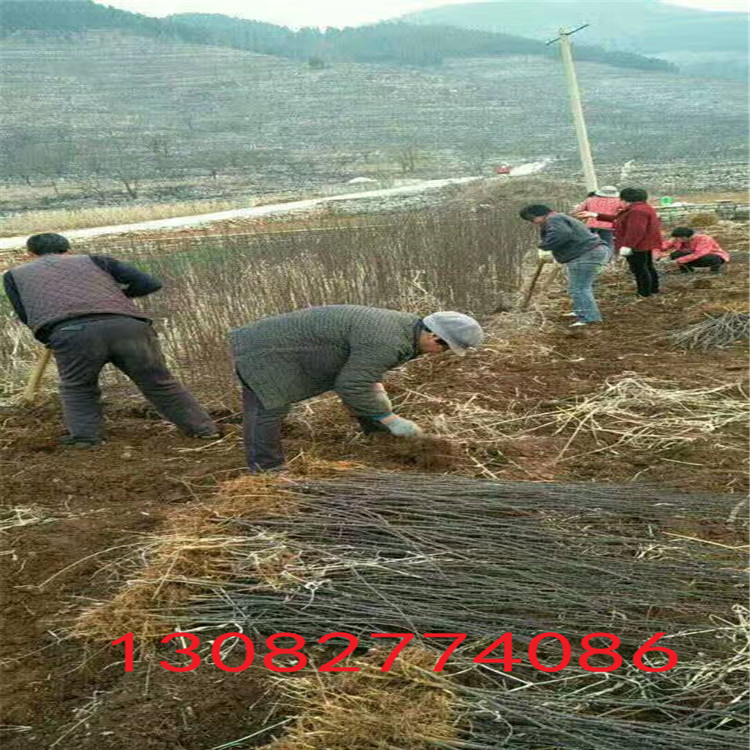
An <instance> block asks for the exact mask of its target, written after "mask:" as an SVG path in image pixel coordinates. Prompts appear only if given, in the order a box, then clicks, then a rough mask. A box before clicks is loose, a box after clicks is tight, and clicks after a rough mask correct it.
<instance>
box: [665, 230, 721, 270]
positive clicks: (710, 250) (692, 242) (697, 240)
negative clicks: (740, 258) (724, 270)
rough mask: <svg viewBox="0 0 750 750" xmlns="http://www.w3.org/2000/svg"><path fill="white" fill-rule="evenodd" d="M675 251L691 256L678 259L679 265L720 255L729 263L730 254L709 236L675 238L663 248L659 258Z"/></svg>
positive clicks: (696, 235) (697, 235) (698, 235)
mask: <svg viewBox="0 0 750 750" xmlns="http://www.w3.org/2000/svg"><path fill="white" fill-rule="evenodd" d="M675 250H679V251H683V252H684V251H685V250H688V251H689V252H690V255H683V256H682V257H680V258H677V262H678V263H690V262H692V261H694V260H697V259H698V258H702V257H703V256H704V255H718V256H719V257H720V258H721V259H722V260H723V261H724V262H725V263H729V253H728V252H727V251H726V250H724V248H722V247H721V245H719V243H718V242H717V241H716V240H715V239H714V238H713V237H709V236H708V235H707V234H694V235H693V236H692V237H690V238H681V237H673V238H672V239H671V240H669V241H668V242H665V243H664V244H663V245H662V246H661V252H660V253H659V257H660V258H663V257H664V256H665V255H669V254H670V253H672V252H674V251H675Z"/></svg>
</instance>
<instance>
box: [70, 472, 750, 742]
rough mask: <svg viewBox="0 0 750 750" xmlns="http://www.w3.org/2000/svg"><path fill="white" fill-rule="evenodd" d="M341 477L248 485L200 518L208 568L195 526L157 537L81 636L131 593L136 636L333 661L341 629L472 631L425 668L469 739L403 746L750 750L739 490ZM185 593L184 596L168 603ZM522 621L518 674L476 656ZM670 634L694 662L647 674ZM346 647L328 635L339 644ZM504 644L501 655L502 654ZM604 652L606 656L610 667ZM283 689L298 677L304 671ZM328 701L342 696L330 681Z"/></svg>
mask: <svg viewBox="0 0 750 750" xmlns="http://www.w3.org/2000/svg"><path fill="white" fill-rule="evenodd" d="M333 473H334V474H336V475H337V476H336V477H335V478H332V479H302V480H299V481H298V482H295V483H283V484H281V483H280V484H279V485H278V487H279V489H278V490H276V489H274V487H273V483H272V482H269V481H268V480H263V481H262V482H261V481H259V480H256V479H253V478H247V479H238V480H234V481H233V482H232V483H231V484H230V485H229V487H228V489H227V490H225V495H224V500H223V502H222V503H221V504H219V505H218V506H217V508H218V510H215V511H214V512H212V513H208V514H207V515H205V516H204V518H203V519H202V522H201V523H202V526H203V527H204V528H203V531H202V533H203V534H204V535H205V540H204V541H205V546H206V550H207V552H206V554H209V555H210V563H211V564H210V566H205V565H203V566H202V565H201V564H200V549H201V539H200V538H196V537H195V535H193V536H189V535H188V536H186V537H185V540H184V544H185V545H186V548H187V547H189V553H190V555H191V556H193V555H195V554H196V553H198V558H193V557H188V556H186V555H184V554H182V553H181V552H180V539H181V535H180V534H179V533H172V534H170V535H169V536H167V537H163V538H160V537H155V538H153V539H152V540H151V543H150V545H149V546H148V549H147V550H146V553H147V556H148V559H149V561H150V564H149V567H148V568H147V571H148V572H147V574H146V575H141V576H140V577H136V578H135V580H133V581H131V583H130V585H129V586H128V587H126V588H125V589H124V590H123V592H122V594H120V595H119V596H118V597H116V598H115V600H114V602H110V603H108V604H104V605H102V606H101V607H99V608H97V609H94V610H93V611H91V612H89V613H87V614H86V615H84V617H83V619H82V621H81V629H82V630H83V631H86V630H87V629H88V632H89V634H91V633H92V632H94V633H98V634H99V635H100V636H105V637H109V638H112V637H115V636H119V635H122V632H121V630H120V631H118V632H107V631H106V624H107V622H108V620H110V619H111V617H110V616H109V615H108V611H109V610H108V608H110V609H111V608H112V607H115V610H114V611H117V601H118V599H122V600H123V603H126V604H127V605H128V612H129V616H130V617H131V625H130V627H132V628H133V629H136V626H134V625H132V617H133V612H134V611H135V612H136V615H137V616H138V617H143V618H147V619H148V622H149V626H148V627H142V628H139V630H140V631H141V632H149V633H155V632H159V631H161V632H162V633H167V632H170V631H171V630H200V631H207V632H216V633H219V632H227V631H238V630H239V631H242V632H245V633H249V634H251V635H252V636H253V637H254V638H257V639H259V640H260V639H263V638H266V637H268V636H270V635H272V634H274V633H278V632H291V633H297V634H299V635H301V636H302V637H303V638H305V640H306V642H307V644H308V646H307V647H305V652H306V653H309V654H310V658H311V662H310V663H311V665H312V664H316V665H318V666H319V665H320V664H321V663H323V661H326V660H327V659H328V658H329V656H330V654H325V653H324V654H321V653H319V652H318V651H317V650H316V649H318V648H319V647H318V646H316V642H317V641H318V639H319V638H320V637H321V636H323V635H325V634H328V633H333V632H344V633H351V634H353V635H354V636H356V637H358V638H359V643H360V646H362V647H365V648H371V647H373V645H378V646H382V645H383V643H382V641H380V640H378V641H375V640H373V639H371V634H372V633H414V634H416V639H415V641H414V642H415V643H417V644H421V647H422V648H427V649H434V651H433V664H434V663H435V662H437V659H438V658H439V654H440V650H439V649H440V648H444V647H445V646H446V645H447V643H446V642H440V644H439V645H436V642H435V641H434V640H431V639H427V638H423V635H424V634H425V633H466V634H467V635H468V638H467V639H466V640H465V641H464V642H463V644H461V646H460V647H459V648H458V649H457V650H456V651H455V652H454V654H453V655H452V656H451V659H450V660H449V662H448V666H447V667H446V669H445V672H444V674H445V675H447V677H442V676H439V675H436V674H434V673H433V672H432V670H431V669H430V665H429V664H427V666H425V664H424V660H422V661H420V664H421V671H419V670H417V672H418V674H415V673H413V671H412V673H411V674H412V677H411V679H414V680H417V682H419V681H422V682H424V684H425V685H427V686H430V685H431V686H432V688H430V689H434V690H438V691H444V694H447V693H448V692H449V693H450V695H451V699H450V709H451V712H450V716H451V717H452V718H451V721H453V722H454V724H455V726H456V727H457V732H458V735H457V736H460V737H461V739H460V740H455V741H454V740H452V739H451V737H450V732H448V731H447V730H446V728H445V726H444V727H443V730H441V732H440V734H438V735H434V736H430V735H429V733H425V732H421V734H420V737H419V738H412V739H414V742H412V743H409V744H404V745H402V746H403V747H408V748H409V750H411V749H412V748H431V747H437V748H440V747H442V748H454V747H455V748H458V747H465V748H476V749H477V750H491V749H492V748H496V747H502V746H504V745H503V743H504V742H505V743H507V742H509V741H510V740H509V737H510V736H511V735H512V738H513V743H514V744H513V746H514V747H519V748H530V749H531V748H535V749H537V748H539V747H555V748H571V749H572V748H575V749H576V750H580V749H581V748H592V749H593V748H596V750H599V749H600V748H623V750H624V748H626V747H627V748H643V749H644V750H646V748H652V747H654V748H663V749H664V750H673V749H674V750H678V749H679V750H681V749H682V748H683V747H684V746H685V745H688V746H690V747H691V748H692V747H695V748H701V750H702V749H704V748H705V750H712V749H713V748H716V750H718V748H720V747H738V748H739V747H741V746H742V745H741V744H740V743H741V742H742V734H741V732H742V730H741V725H742V722H743V716H744V715H743V713H742V712H741V710H740V708H739V707H740V705H741V703H740V701H741V700H742V699H743V697H744V695H745V693H744V691H745V680H746V673H747V666H748V664H747V662H748V654H747V647H746V642H747V635H748V616H747V610H746V609H744V608H743V603H744V596H743V590H742V589H743V586H744V584H745V576H744V575H743V573H742V572H741V570H740V568H741V567H742V565H743V556H742V550H743V549H744V531H745V529H744V521H743V520H742V519H740V518H739V514H738V513H737V512H736V507H737V498H736V497H734V496H731V495H723V496H722V495H719V496H716V495H684V494H678V493H672V492H669V491H664V490H662V489H659V488H650V487H645V486H637V485H590V484H579V485H565V484H553V483H530V482H529V483H510V482H507V483H503V482H487V481H476V480H470V479H464V478H458V477H435V476H420V475H408V476H404V475H398V474H387V473H372V474H348V473H345V472H344V473H340V472H333ZM724 519H727V520H726V521H725V520H724ZM222 540H225V542H224V543H223V542H222ZM206 571H209V572H208V573H206ZM174 586H178V587H179V590H180V592H181V593H180V595H179V596H174V595H170V596H169V597H168V598H164V597H163V596H162V598H160V595H162V594H163V592H165V591H169V590H170V589H171V587H174ZM139 587H140V588H141V593H139V600H140V601H143V599H144V597H143V591H142V589H143V587H146V590H147V591H150V592H151V598H150V599H148V597H146V598H147V599H148V601H149V606H148V607H146V608H141V609H140V610H137V611H136V610H134V609H133V607H132V592H133V591H136V590H138V589H139ZM92 623H94V624H95V625H96V627H94V628H92V627H91V625H92ZM120 624H121V623H119V622H118V626H119V625H120ZM550 631H551V632H556V633H559V634H561V635H562V636H564V637H565V638H567V639H568V640H569V641H570V644H571V648H572V658H571V660H570V663H569V666H567V667H566V668H565V669H564V671H563V672H562V673H561V674H553V675H550V674H543V673H541V672H540V671H538V669H536V668H532V666H530V664H529V659H528V655H527V650H528V645H529V643H530V641H531V639H532V638H533V637H534V636H536V635H538V634H540V633H545V632H550ZM507 632H511V633H513V634H514V647H515V649H516V653H515V656H516V657H518V658H521V659H522V663H521V664H516V665H515V667H514V669H513V672H512V674H509V673H507V672H505V671H504V668H503V667H501V666H499V665H496V664H478V663H474V662H473V661H472V660H473V658H474V657H475V656H477V655H478V654H479V653H480V651H482V650H484V649H485V648H486V647H488V646H489V645H490V644H492V643H493V642H495V641H496V639H498V638H499V637H500V636H502V635H503V634H504V633H507ZM601 632H604V633H612V634H614V635H616V636H617V637H618V638H619V639H620V641H621V643H620V645H619V648H618V651H619V654H620V655H621V656H622V659H623V661H622V666H621V667H619V668H618V669H617V670H616V671H615V672H609V673H592V672H590V671H586V670H584V669H583V667H582V665H579V661H578V658H579V657H580V656H581V655H582V653H583V651H584V648H585V646H586V644H582V643H581V641H582V639H583V638H584V637H585V636H587V635H588V634H591V633H601ZM656 633H663V634H664V635H663V637H662V638H661V640H660V641H659V645H660V646H666V647H668V648H670V649H672V650H673V651H675V652H676V653H677V654H678V656H679V660H678V663H677V664H676V665H674V666H673V667H672V668H671V669H670V670H669V671H667V672H661V673H650V672H646V671H642V670H641V669H638V668H636V666H635V663H636V662H635V658H634V657H635V654H636V651H637V650H638V649H639V647H641V646H642V645H643V644H644V643H646V642H647V641H648V640H649V639H650V638H652V636H654V635H655V634H656ZM341 644H342V642H341V641H335V642H334V643H333V644H328V645H329V646H331V645H334V646H335V647H336V651H337V652H338V651H340V650H341V648H342V645H341ZM537 645H538V658H539V659H540V661H541V662H543V663H545V664H549V665H555V664H557V663H558V662H559V661H560V654H561V651H560V644H559V642H558V640H556V639H554V638H552V639H546V640H544V641H541V642H540V643H539V644H537ZM593 645H596V646H597V647H599V646H606V645H609V644H608V641H607V640H606V639H595V640H594V642H593ZM502 654H503V650H502V647H500V648H498V650H497V652H495V653H493V654H492V656H494V657H497V656H502ZM591 658H592V662H591V664H592V665H594V666H608V665H609V664H610V663H611V662H610V661H609V658H610V657H607V656H593V657H591ZM428 661H429V660H428ZM644 663H645V664H646V665H649V666H651V667H660V666H663V665H664V664H665V663H666V659H665V658H663V655H662V654H659V653H657V654H653V653H652V654H651V655H650V656H646V657H645V658H644ZM370 671H372V670H370ZM367 674H369V672H367V671H365V670H363V672H362V674H360V675H358V677H359V678H360V679H365V678H367ZM378 674H380V673H378ZM337 676H338V675H337ZM327 679H328V678H325V679H322V676H321V679H320V680H319V678H318V677H317V676H316V677H315V678H314V680H315V681H317V682H318V684H319V687H320V690H323V691H330V690H333V691H335V690H336V689H338V688H340V689H342V690H343V689H345V687H346V685H349V683H348V682H337V683H336V685H328V683H327V682H326V681H325V680H327ZM347 679H348V677H347ZM368 679H381V678H380V677H378V678H374V677H371V678H368ZM441 680H442V681H445V683H444V682H441ZM285 684H286V685H288V686H289V687H288V689H289V690H291V691H293V690H295V689H296V688H295V687H294V686H295V685H297V683H295V682H294V681H290V682H288V683H285ZM304 684H305V683H299V685H298V688H299V689H300V690H301V689H302V686H303V685H304ZM357 685H359V683H357ZM336 686H338V688H337V687H336ZM350 687H351V686H350ZM360 687H361V686H360ZM360 687H356V689H355V687H352V690H353V691H354V692H353V696H354V697H351V698H347V697H346V696H339V698H340V701H339V702H338V703H336V705H340V707H341V712H342V715H345V714H346V713H347V712H348V711H349V710H350V709H352V707H353V706H354V704H356V703H357V701H358V700H360V699H359V698H358V697H357V696H359V694H360ZM365 688H366V686H364V687H362V690H364V689H365ZM347 689H348V688H347ZM405 689H406V688H405ZM407 692H408V690H407ZM368 694H369V693H368ZM337 700H338V699H337ZM425 700H426V701H427V703H426V704H425V705H427V704H430V705H433V704H432V703H431V701H432V699H428V698H425ZM321 701H322V704H325V705H329V706H330V705H333V703H334V702H336V701H335V700H334V697H333V696H332V695H331V694H329V693H328V692H326V694H325V695H322V696H319V700H318V703H320V702H321ZM313 702H314V701H313ZM322 704H321V705H322ZM435 705H437V704H435ZM440 705H441V706H442V705H443V704H442V703H440ZM347 707H348V708H347ZM433 707H434V706H433ZM300 710H301V709H300ZM352 710H353V709H352ZM371 718H372V717H371ZM445 718H446V717H444V719H445ZM309 719H310V717H309V716H307V717H306V718H305V717H303V716H302V714H300V721H301V722H302V723H301V724H299V726H297V727H296V729H294V731H295V732H297V733H299V732H301V731H302V729H301V728H300V727H302V728H304V727H307V726H315V723H314V722H313V724H312V725H309V724H308V723H306V722H307V721H308V720H309ZM310 720H311V719H310ZM446 721H447V719H446ZM323 723H325V722H323ZM444 730H445V731H444ZM290 731H291V730H290ZM309 731H311V732H312V733H313V734H315V732H317V731H318V730H314V729H310V730H309ZM393 731H396V730H395V729H394V730H393ZM365 734H366V732H365ZM417 739H419V742H417ZM283 741H284V740H281V742H282V744H280V745H278V747H279V749H280V750H287V748H289V747H295V748H296V747H306V746H308V747H310V748H314V749H316V750H317V749H318V748H324V747H325V748H328V747H329V746H328V745H325V744H323V745H320V744H315V743H314V742H313V741H312V740H311V744H309V745H304V744H300V743H299V742H298V743H297V744H295V740H294V735H293V738H292V739H291V740H289V742H287V744H286V745H284V744H283ZM290 742H291V744H289V743H290ZM420 743H421V744H420ZM461 743H465V744H461ZM391 744H392V745H393V742H392V743H391ZM333 746H334V747H337V745H333ZM386 746H388V745H382V744H381V745H377V744H372V745H362V748H363V749H364V748H367V747H373V748H375V747H386ZM393 746H395V745H393ZM271 747H274V746H273V745H272V746H271Z"/></svg>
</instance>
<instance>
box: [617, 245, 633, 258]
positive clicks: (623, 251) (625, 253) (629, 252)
mask: <svg viewBox="0 0 750 750" xmlns="http://www.w3.org/2000/svg"><path fill="white" fill-rule="evenodd" d="M632 254H633V248H632V247H621V248H620V257H621V258H627V257H628V255H632Z"/></svg>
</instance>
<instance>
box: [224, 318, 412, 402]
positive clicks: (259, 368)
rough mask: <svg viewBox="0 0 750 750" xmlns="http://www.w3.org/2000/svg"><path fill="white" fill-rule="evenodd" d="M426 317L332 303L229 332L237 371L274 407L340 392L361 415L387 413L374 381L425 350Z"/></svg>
mask: <svg viewBox="0 0 750 750" xmlns="http://www.w3.org/2000/svg"><path fill="white" fill-rule="evenodd" d="M419 323H420V319H419V316H417V315H413V314H411V313H404V312H398V311H396V310H382V309H378V308H374V307H359V306H356V305H328V306H325V307H310V308H307V309H304V310H296V311H295V312H291V313H287V314H286V315H277V316H274V317H272V318H264V319H263V320H259V321H257V322H256V323H252V324H250V325H248V326H245V327H244V328H236V329H235V330H233V331H231V333H230V334H229V336H230V342H231V346H232V350H233V353H234V361H235V367H236V368H237V373H238V374H239V376H240V378H241V379H242V381H243V382H244V384H245V385H246V386H248V387H249V388H251V389H252V390H253V391H255V393H256V394H257V396H258V398H259V399H260V400H261V402H262V403H263V405H264V406H265V407H266V408H267V409H275V408H280V407H283V406H287V405H289V404H292V403H295V402H297V401H303V400H305V399H308V398H312V397H313V396H317V395H319V394H321V393H325V392H326V391H335V392H336V393H337V394H338V395H339V396H340V397H341V400H342V401H343V402H344V403H345V404H346V406H347V407H349V409H350V410H351V411H352V412H354V414H356V415H357V416H363V417H378V416H383V413H382V402H380V401H379V400H378V399H376V397H375V395H374V393H373V388H372V386H373V384H374V383H378V382H380V381H381V379H382V377H383V375H384V373H385V372H386V371H387V370H390V369H391V368H393V367H397V366H398V365H400V364H403V363H404V362H408V361H409V360H410V359H413V358H414V357H417V356H418V355H419V350H418V337H419V332H420V325H419Z"/></svg>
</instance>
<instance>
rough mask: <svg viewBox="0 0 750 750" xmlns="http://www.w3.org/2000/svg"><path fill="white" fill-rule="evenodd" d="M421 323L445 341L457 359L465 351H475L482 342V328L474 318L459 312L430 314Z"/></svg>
mask: <svg viewBox="0 0 750 750" xmlns="http://www.w3.org/2000/svg"><path fill="white" fill-rule="evenodd" d="M422 323H424V325H425V327H426V328H428V329H429V330H430V331H432V333H434V334H435V335H436V336H439V337H440V338H441V339H442V340H443V341H445V343H446V344H448V346H449V347H450V348H451V350H452V351H453V352H454V353H455V354H458V356H459V357H463V356H464V355H465V354H466V350H467V349H469V348H473V349H477V348H479V347H480V346H481V345H482V343H483V342H484V331H483V330H482V326H480V325H479V323H477V321H476V320H474V318H470V317H469V316H468V315H464V314H463V313H460V312H452V311H447V312H436V313H432V315H428V316H427V317H426V318H424V320H422Z"/></svg>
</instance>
